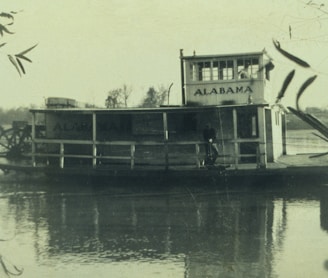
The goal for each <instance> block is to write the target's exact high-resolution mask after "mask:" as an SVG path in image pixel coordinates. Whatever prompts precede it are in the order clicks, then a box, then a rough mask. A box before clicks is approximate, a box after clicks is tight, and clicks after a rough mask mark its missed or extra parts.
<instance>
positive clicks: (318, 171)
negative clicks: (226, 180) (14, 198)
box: [0, 154, 328, 180]
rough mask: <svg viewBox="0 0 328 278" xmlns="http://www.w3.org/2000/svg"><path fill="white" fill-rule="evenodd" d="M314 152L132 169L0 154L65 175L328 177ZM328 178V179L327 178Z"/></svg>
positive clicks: (9, 164)
mask: <svg viewBox="0 0 328 278" xmlns="http://www.w3.org/2000/svg"><path fill="white" fill-rule="evenodd" d="M312 155H313V154H299V155H285V156H282V157H280V158H279V159H278V160H277V161H276V162H274V163H268V164H267V167H266V168H258V167H257V165H256V164H238V165H237V167H236V166H235V165H222V164H216V165H214V166H202V167H200V168H197V167H196V166H195V165H172V166H170V167H169V168H168V169H165V166H164V165H136V166H135V168H134V169H133V170H131V169H129V168H128V166H127V165H98V166H97V167H95V168H92V167H90V166H86V165H79V166H67V167H65V168H63V169H61V168H59V167H48V166H46V165H37V166H34V167H33V166H32V165H31V163H30V161H16V162H15V161H8V160H7V159H5V158H0V169H1V170H2V171H3V172H5V173H7V172H10V171H19V172H25V173H29V174H31V173H45V174H52V175H58V176H60V175H66V176H74V175H77V176H99V177H102V176H107V177H128V178H134V177H145V178H155V177H156V178H158V177H161V178H165V177H171V178H178V177H180V178H182V177H183V178H196V177H199V178H204V177H210V178H211V177H250V176H256V177H270V176H281V177H288V176H293V177H296V176H297V177H310V176H321V177H325V176H327V178H328V157H327V156H320V157H315V158H311V156H312ZM327 180H328V179H327Z"/></svg>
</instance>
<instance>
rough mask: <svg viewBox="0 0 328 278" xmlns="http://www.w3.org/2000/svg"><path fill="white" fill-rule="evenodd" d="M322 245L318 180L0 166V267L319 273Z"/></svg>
mask: <svg viewBox="0 0 328 278" xmlns="http://www.w3.org/2000/svg"><path fill="white" fill-rule="evenodd" d="M246 184H247V186H246ZM327 246H328V181H327V180H322V181H319V182H316V183H313V182H311V181H310V182H309V181H307V182H305V181H286V182H273V181H267V182H261V183H254V184H251V183H249V182H248V181H246V180H245V181H240V182H239V183H238V184H229V185H226V184H214V183H213V184H200V183H198V184H193V183H190V182H179V183H176V184H175V183H170V184H165V183H161V184H160V183H158V182H156V181H148V182H147V181H145V182H139V183H129V184H128V183H123V184H116V183H111V182H110V181H104V180H103V181H101V180H100V181H94V182H89V183H86V182H83V181H78V180H75V179H71V180H61V181H55V180H51V179H47V178H43V177H40V178H37V179H36V178H32V177H28V176H19V175H12V174H9V175H4V174H0V255H1V257H0V260H1V262H2V264H0V277H6V275H5V271H6V270H7V271H11V272H13V273H18V272H19V271H22V274H21V277H29V278H30V277H31V278H32V277H33V278H35V277H79V278H83V277H261V278H262V277H327V276H328V249H327Z"/></svg>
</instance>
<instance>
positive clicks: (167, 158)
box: [29, 138, 266, 170]
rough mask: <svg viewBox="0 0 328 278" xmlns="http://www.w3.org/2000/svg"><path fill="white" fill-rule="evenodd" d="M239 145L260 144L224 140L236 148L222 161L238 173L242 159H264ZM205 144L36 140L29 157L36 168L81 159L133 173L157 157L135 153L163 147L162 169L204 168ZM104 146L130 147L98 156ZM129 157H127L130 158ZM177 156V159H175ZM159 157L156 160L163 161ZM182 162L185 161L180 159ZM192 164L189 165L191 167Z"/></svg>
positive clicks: (252, 139)
mask: <svg viewBox="0 0 328 278" xmlns="http://www.w3.org/2000/svg"><path fill="white" fill-rule="evenodd" d="M240 143H257V144H258V146H259V145H260V144H261V142H260V140H259V139H258V138H251V139H229V140H225V143H224V144H233V146H234V148H233V152H232V153H228V154H227V153H223V154H220V155H221V156H222V157H228V158H229V159H230V160H231V158H233V161H234V163H232V164H233V165H234V167H235V168H236V169H238V164H239V159H240V158H242V157H253V158H255V159H256V164H257V166H259V164H260V161H261V159H260V158H261V156H263V155H264V156H265V155H266V154H263V153H262V154H261V153H260V152H259V147H258V148H257V152H256V153H255V154H240V153H239V145H240ZM41 144H42V145H50V144H51V145H57V150H58V152H57V153H54V152H52V151H51V152H47V151H46V150H47V148H46V147H45V148H43V149H42V151H38V148H37V147H36V146H37V145H41ZM205 144H206V143H205V142H203V141H179V142H173V141H141V142H139V141H106V142H103V141H92V140H69V139H34V140H33V142H32V153H30V154H29V156H31V157H32V163H33V165H36V161H37V158H49V159H50V158H58V159H59V165H58V166H59V167H60V168H64V167H65V159H66V158H78V159H91V161H92V167H98V166H99V165H100V164H101V162H104V161H117V162H118V161H129V165H130V169H131V170H133V169H134V168H135V166H136V160H137V159H143V160H147V159H149V160H150V162H152V161H154V160H156V159H154V157H149V158H146V157H137V156H136V149H137V148H140V147H142V146H149V147H151V146H160V147H162V148H163V149H162V150H163V152H162V153H163V156H162V157H160V158H161V159H162V163H161V165H164V167H165V168H166V169H168V168H169V166H172V161H177V160H179V157H180V156H181V157H182V158H184V159H186V158H188V161H192V160H193V161H194V162H193V163H194V164H195V166H196V167H197V168H200V167H201V161H202V160H203V159H204V155H205V154H204V152H201V147H204V145H205ZM66 145H82V146H85V145H89V146H91V147H92V151H91V152H90V154H75V153H74V154H70V153H67V152H65V151H66V150H65V146H66ZM102 146H116V147H127V149H125V154H124V155H109V154H106V153H101V152H99V149H101V147H102ZM172 146H175V147H179V146H181V147H186V146H194V147H193V149H194V151H192V152H188V153H187V154H181V153H177V152H170V147H172ZM127 154H128V155H127ZM174 155H175V157H174ZM161 159H159V158H158V157H157V160H161ZM180 160H182V159H180ZM190 164H191V163H189V165H190Z"/></svg>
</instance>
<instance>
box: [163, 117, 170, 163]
mask: <svg viewBox="0 0 328 278" xmlns="http://www.w3.org/2000/svg"><path fill="white" fill-rule="evenodd" d="M163 130H164V155H165V170H167V169H168V168H169V147H168V144H167V143H168V140H169V131H168V129H167V113H166V112H163Z"/></svg>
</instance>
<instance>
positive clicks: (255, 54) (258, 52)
mask: <svg viewBox="0 0 328 278" xmlns="http://www.w3.org/2000/svg"><path fill="white" fill-rule="evenodd" d="M263 54H264V52H263V51H257V52H243V53H229V54H212V55H197V54H195V55H190V56H182V57H181V58H182V59H186V60H192V59H211V58H223V57H238V56H241V57H244V56H260V55H263Z"/></svg>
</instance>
